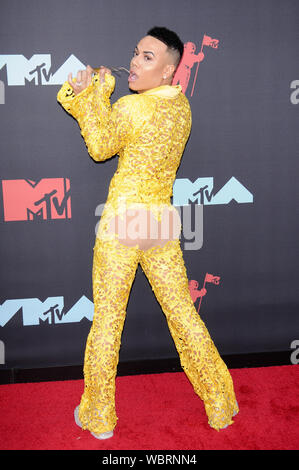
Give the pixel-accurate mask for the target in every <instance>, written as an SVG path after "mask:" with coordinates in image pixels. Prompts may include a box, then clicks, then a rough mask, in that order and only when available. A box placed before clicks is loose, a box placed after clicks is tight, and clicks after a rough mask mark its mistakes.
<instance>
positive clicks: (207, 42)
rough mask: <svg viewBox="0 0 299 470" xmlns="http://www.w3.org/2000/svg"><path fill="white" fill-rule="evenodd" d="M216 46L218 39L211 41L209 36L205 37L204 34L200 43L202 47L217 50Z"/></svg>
mask: <svg viewBox="0 0 299 470" xmlns="http://www.w3.org/2000/svg"><path fill="white" fill-rule="evenodd" d="M218 44H219V39H212V38H211V37H210V36H207V35H206V34H204V37H203V41H202V45H203V46H211V47H213V48H214V49H217V48H218Z"/></svg>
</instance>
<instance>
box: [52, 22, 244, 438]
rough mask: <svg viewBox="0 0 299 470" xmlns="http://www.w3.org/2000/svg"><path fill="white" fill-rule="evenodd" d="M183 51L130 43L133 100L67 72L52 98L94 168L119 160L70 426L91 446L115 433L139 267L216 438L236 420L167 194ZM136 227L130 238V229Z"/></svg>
mask: <svg viewBox="0 0 299 470" xmlns="http://www.w3.org/2000/svg"><path fill="white" fill-rule="evenodd" d="M183 50H184V45H183V43H182V42H181V40H180V39H179V37H178V36H177V35H176V33H174V32H173V31H170V30H168V29H167V28H163V27H155V28H152V29H151V30H150V31H148V33H147V35H146V36H145V37H143V38H142V39H141V40H140V41H139V43H138V44H137V46H136V48H135V51H134V54H133V57H132V60H131V63H130V74H129V78H128V82H129V87H130V89H131V90H132V91H134V92H135V93H132V94H131V95H127V96H124V97H122V98H120V99H119V100H118V101H117V102H116V103H114V104H113V106H111V104H110V95H111V93H112V92H113V90H114V86H115V78H114V76H113V75H112V73H111V70H109V69H107V68H106V67H101V68H100V70H99V72H98V73H96V74H94V73H93V72H94V70H93V69H92V68H91V67H90V66H87V68H86V70H82V71H79V72H78V73H77V78H76V79H73V78H72V75H71V74H69V77H68V81H66V82H65V83H64V84H63V86H62V88H61V89H60V90H59V92H58V95H57V99H58V101H59V102H60V103H61V105H62V106H63V108H64V109H65V110H66V111H67V112H69V113H70V114H71V115H72V116H73V117H74V118H75V119H76V120H77V122H78V124H79V126H80V129H81V134H82V136H83V138H84V140H85V143H86V146H87V149H88V152H89V154H90V156H91V157H92V158H93V159H94V160H95V161H103V160H106V159H108V158H111V157H112V156H113V155H116V154H117V155H118V156H119V161H118V167H117V170H116V172H115V174H114V176H113V178H112V180H111V182H110V186H109V194H108V198H107V201H106V204H105V207H104V211H103V213H102V216H101V220H100V224H99V228H98V232H97V237H96V241H95V246H94V259H93V273H92V275H93V300H94V318H93V323H92V326H91V330H90V333H89V335H88V339H87V344H86V351H85V360H84V384H85V387H84V393H83V395H82V397H81V402H80V405H79V406H78V407H77V408H76V410H75V420H76V423H77V424H78V425H79V426H81V427H82V428H83V429H88V430H89V431H90V432H91V433H92V435H93V436H94V437H96V438H98V439H106V438H109V437H112V435H113V430H114V428H115V426H116V422H117V419H118V418H117V416H116V412H115V377H116V372H117V364H118V360H119V348H120V343H121V334H122V330H123V325H124V320H125V316H126V307H127V302H128V297H129V293H130V290H131V286H132V283H133V280H134V277H135V274H136V269H137V266H138V263H140V265H141V267H142V269H143V271H144V273H145V275H146V276H147V278H148V280H149V282H150V284H151V286H152V289H153V291H154V293H155V295H156V298H157V300H158V301H159V303H160V305H161V308H162V310H163V312H164V314H165V316H166V319H167V322H168V326H169V330H170V332H171V335H172V337H173V340H174V342H175V345H176V348H177V351H178V353H179V356H180V361H181V365H182V368H183V370H184V371H185V373H186V374H187V376H188V378H189V379H190V381H191V383H192V385H193V388H194V390H195V393H196V394H197V395H198V396H199V397H200V398H201V399H202V400H203V402H204V406H205V410H206V413H207V416H208V421H209V424H210V426H211V427H213V428H214V429H216V430H219V429H221V428H225V427H227V426H228V425H230V424H232V423H233V420H232V417H233V415H235V414H236V413H237V412H238V404H237V402H236V398H235V394H234V388H233V383H232V379H231V375H230V373H229V371H228V369H227V367H226V365H225V364H224V362H223V361H222V359H221V357H220V355H219V353H218V351H217V349H216V347H215V345H214V343H213V341H212V339H211V337H210V335H209V333H208V331H207V329H206V327H205V325H204V323H203V321H202V320H201V318H200V317H199V315H198V313H197V312H196V309H195V307H194V304H193V301H192V298H191V296H190V291H189V286H188V278H187V273H186V267H185V263H184V260H183V255H182V250H181V247H180V240H179V236H180V231H181V228H182V226H181V221H180V218H179V214H178V212H177V211H176V209H175V208H174V206H172V205H171V202H170V198H171V196H172V187H173V183H174V180H175V175H176V172H177V169H178V166H179V164H180V161H181V157H182V154H183V151H184V148H185V145H186V142H187V139H188V137H189V134H190V130H191V110H190V105H189V102H188V99H187V98H186V96H185V95H184V94H183V93H182V89H181V86H180V85H176V86H174V85H171V83H172V79H173V76H174V73H175V71H176V69H177V67H178V64H179V62H180V59H181V57H182V54H183ZM136 218H137V219H138V224H137V225H138V230H137V228H136V224H135V222H136Z"/></svg>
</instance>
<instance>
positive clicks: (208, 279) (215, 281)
mask: <svg viewBox="0 0 299 470" xmlns="http://www.w3.org/2000/svg"><path fill="white" fill-rule="evenodd" d="M219 281H220V277H219V276H214V275H213V274H209V273H207V274H206V277H205V282H212V283H213V284H219Z"/></svg>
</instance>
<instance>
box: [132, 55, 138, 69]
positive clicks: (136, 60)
mask: <svg viewBox="0 0 299 470" xmlns="http://www.w3.org/2000/svg"><path fill="white" fill-rule="evenodd" d="M138 57H139V56H135V57H133V58H132V60H131V66H133V67H136V68H138V67H139V61H138Z"/></svg>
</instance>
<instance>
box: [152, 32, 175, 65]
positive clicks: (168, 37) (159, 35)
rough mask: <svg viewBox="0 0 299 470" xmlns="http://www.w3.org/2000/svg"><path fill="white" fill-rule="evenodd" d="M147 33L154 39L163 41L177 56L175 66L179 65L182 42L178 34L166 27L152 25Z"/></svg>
mask: <svg viewBox="0 0 299 470" xmlns="http://www.w3.org/2000/svg"><path fill="white" fill-rule="evenodd" d="M147 34H148V35H149V36H153V37H154V38H156V39H159V40H160V41H162V42H164V44H166V46H167V47H168V49H169V50H170V51H171V52H174V53H175V55H176V56H177V58H176V67H177V66H178V65H179V63H180V61H181V58H182V56H183V52H184V43H183V42H182V41H181V40H180V38H179V36H178V35H177V34H176V33H175V32H174V31H171V30H170V29H168V28H165V27H163V26H154V27H153V28H151V29H150V30H149V31H148V32H147Z"/></svg>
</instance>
